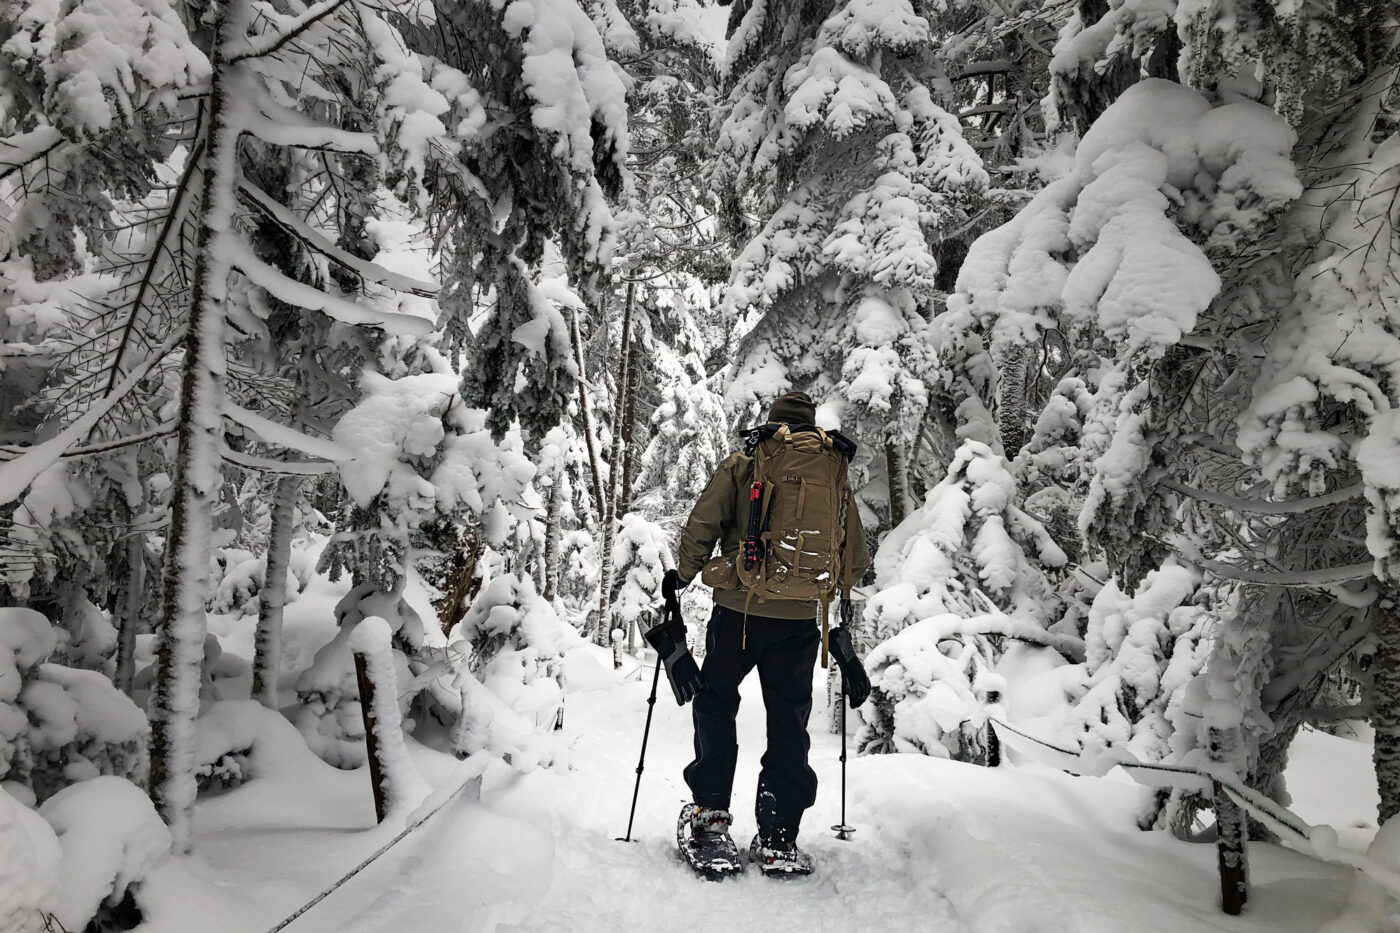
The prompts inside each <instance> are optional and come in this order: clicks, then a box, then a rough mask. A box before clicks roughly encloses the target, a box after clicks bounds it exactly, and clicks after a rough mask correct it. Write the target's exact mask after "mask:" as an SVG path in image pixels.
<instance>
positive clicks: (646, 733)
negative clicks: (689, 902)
mask: <svg viewBox="0 0 1400 933" xmlns="http://www.w3.org/2000/svg"><path fill="white" fill-rule="evenodd" d="M660 682H661V656H660V655H659V654H658V655H657V656H656V672H655V673H653V674H652V675H651V696H649V697H647V724H646V728H645V729H643V730H642V754H641V757H640V758H638V759H637V783H636V784H635V785H633V787H632V810H631V812H629V813H628V814H627V835H626V836H620V837H618V839H617V841H618V842H635V841H636V840H635V839H633V838H632V820H633V819H635V818H636V816H637V795H638V794H639V793H641V790H642V768H643V767H644V766H645V764H646V760H647V739H648V738H649V737H650V736H651V714H652V712H653V711H654V710H655V709H656V686H657V684H659V683H660ZM843 760H844V753H843ZM843 785H844V781H843ZM843 806H844V804H843Z"/></svg>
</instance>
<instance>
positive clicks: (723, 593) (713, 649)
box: [663, 393, 870, 873]
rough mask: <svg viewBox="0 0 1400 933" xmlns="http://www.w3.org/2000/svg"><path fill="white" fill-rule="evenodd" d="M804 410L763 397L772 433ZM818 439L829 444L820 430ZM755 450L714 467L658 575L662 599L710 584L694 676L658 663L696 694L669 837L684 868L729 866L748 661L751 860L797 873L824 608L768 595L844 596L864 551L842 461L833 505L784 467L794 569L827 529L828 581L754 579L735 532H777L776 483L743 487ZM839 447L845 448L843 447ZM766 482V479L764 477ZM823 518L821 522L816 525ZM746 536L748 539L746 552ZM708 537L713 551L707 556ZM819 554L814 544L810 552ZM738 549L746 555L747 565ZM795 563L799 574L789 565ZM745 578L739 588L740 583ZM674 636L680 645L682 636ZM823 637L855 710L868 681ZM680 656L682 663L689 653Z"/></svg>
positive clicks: (809, 786)
mask: <svg viewBox="0 0 1400 933" xmlns="http://www.w3.org/2000/svg"><path fill="white" fill-rule="evenodd" d="M815 417H816V411H815V406H814V405H813V403H812V401H811V399H810V398H808V397H807V396H806V395H803V394H801V393H791V394H789V395H785V396H783V397H781V398H779V399H778V400H777V401H775V402H774V403H773V406H772V408H771V409H770V411H769V417H768V421H769V423H770V424H771V425H786V426H787V427H786V428H779V429H778V430H779V431H786V430H788V429H790V428H791V427H793V426H812V425H813V424H814V422H815ZM812 430H813V431H815V428H812ZM765 433H773V432H772V431H769V432H765ZM817 433H821V432H817ZM821 437H822V439H823V440H824V441H826V442H827V443H828V444H829V443H830V441H829V440H828V439H827V437H826V435H825V434H824V433H821ZM765 443H766V441H765ZM765 455H768V456H771V455H772V452H771V450H769V451H768V452H767V453H765V449H764V448H762V447H760V448H758V449H756V450H754V451H752V453H750V452H739V453H735V454H732V455H731V456H729V457H727V458H726V459H725V460H724V461H723V462H722V463H720V465H719V466H718V467H717V468H716V470H715V473H714V476H713V477H712V478H711V480H710V483H709V485H708V486H707V487H706V488H705V491H704V492H703V493H702V494H701V496H700V499H699V500H698V501H697V502H696V504H695V507H694V509H693V510H692V511H691V514H690V518H689V520H688V521H687V522H686V526H685V529H684V531H683V533H682V535H681V541H680V546H679V555H678V557H679V559H678V561H677V568H676V570H674V571H670V572H668V573H667V577H666V583H665V584H664V587H663V588H664V589H665V590H666V595H667V598H668V600H674V599H675V593H676V591H677V590H679V589H681V588H683V587H685V586H686V585H687V584H689V583H690V582H691V580H693V579H694V578H695V577H696V576H697V575H701V576H702V579H703V581H704V582H705V583H706V584H707V585H710V586H713V587H714V602H715V608H714V612H713V613H712V614H711V616H710V621H709V627H708V629H707V632H706V639H705V658H704V667H703V669H702V670H701V671H700V673H699V676H698V678H696V681H697V682H696V683H692V684H690V685H688V686H686V687H682V686H679V685H677V676H678V674H677V672H679V671H681V670H686V671H691V670H693V669H694V662H693V661H691V662H689V666H688V667H686V666H685V665H683V664H673V663H672V662H673V660H674V659H675V655H672V657H671V659H668V661H667V672H668V674H669V675H671V677H672V684H673V687H676V689H677V697H678V698H682V697H683V696H688V695H692V694H693V695H694V697H695V708H694V722H695V760H694V761H692V762H691V763H690V765H689V766H687V767H686V769H685V780H686V783H687V784H688V785H689V786H690V789H691V792H692V794H693V795H694V803H691V804H687V805H686V807H685V808H684V809H683V810H682V811H681V817H680V822H679V825H678V827H677V839H678V842H679V844H680V846H681V850H682V854H684V855H686V857H687V858H688V859H689V860H690V861H691V862H692V864H697V859H698V858H699V860H702V861H703V858H708V859H709V860H710V861H709V863H708V864H710V865H711V866H715V865H718V866H721V868H722V869H723V866H725V865H731V864H732V866H733V868H732V870H738V868H739V867H740V866H739V862H738V858H737V850H736V849H735V847H734V844H733V841H732V839H730V837H729V832H728V830H729V826H730V824H731V822H732V817H731V815H730V813H729V803H730V797H731V791H732V788H733V783H734V768H735V764H736V762H737V758H738V743H737V740H736V735H735V717H736V716H737V714H738V711H739V684H740V683H741V682H742V681H743V679H744V677H745V676H746V675H747V674H748V673H749V671H751V670H753V669H754V668H755V667H756V668H758V674H759V680H760V683H761V685H762V688H763V702H764V707H765V709H766V713H767V721H768V749H767V752H766V753H765V754H764V756H763V761H762V771H761V773H760V775H759V782H758V794H757V799H756V801H755V816H756V819H757V823H758V833H757V835H756V836H755V837H754V841H753V844H752V846H751V847H750V859H751V860H754V861H758V862H759V863H760V866H761V867H762V868H763V870H764V871H765V873H769V872H773V871H782V872H793V871H797V872H805V871H810V870H811V863H810V860H809V859H808V858H807V857H806V855H805V854H804V853H802V852H801V851H800V850H798V849H797V847H796V845H795V843H796V839H797V833H798V829H799V826H800V823H801V820H802V814H803V812H804V811H805V810H806V809H807V808H808V807H810V806H811V805H812V803H813V802H814V801H815V800H816V790H817V777H816V773H815V772H814V771H813V770H812V769H811V767H810V766H809V765H808V763H807V756H808V751H809V749H810V746H811V741H810V738H809V736H808V734H807V721H808V717H809V716H810V714H811V710H812V679H813V671H814V668H815V666H816V662H817V658H818V655H819V654H820V652H821V649H822V647H823V638H822V630H821V629H820V628H819V626H818V624H817V616H818V613H819V611H820V610H821V609H822V608H823V607H822V606H820V605H819V603H818V601H817V600H815V599H791V598H784V597H783V596H781V595H777V594H779V593H782V592H816V591H818V590H820V591H823V592H837V591H838V590H839V591H841V594H842V595H846V596H848V595H849V587H850V584H851V583H852V582H853V581H854V580H858V579H859V578H860V576H861V575H862V574H864V572H865V570H866V568H867V567H868V566H869V563H870V558H869V554H868V553H867V550H866V546H865V536H864V532H863V530H862V528H861V524H860V516H859V512H858V510H857V508H856V503H855V501H854V499H853V498H852V497H851V494H850V490H849V487H847V486H846V485H845V483H844V465H843V466H842V470H841V486H840V494H839V496H838V497H837V498H836V499H835V500H834V501H835V502H836V503H837V504H838V505H839V508H816V507H812V508H810V509H809V508H808V507H807V505H806V501H807V500H806V497H807V496H808V495H809V494H810V495H811V496H812V497H814V498H813V500H812V501H813V502H815V501H816V499H815V497H816V496H818V495H820V494H824V490H826V486H827V482H826V481H820V482H816V483H814V484H813V488H811V489H808V488H806V486H805V485H801V484H805V482H806V478H804V477H803V476H798V475H796V474H795V473H791V472H789V473H788V474H787V476H786V477H785V478H787V479H790V480H792V481H794V482H795V483H798V484H799V485H800V488H798V489H797V495H798V496H799V497H800V500H801V501H800V503H799V505H798V512H799V514H802V513H803V512H806V513H808V515H807V518H806V519H805V521H806V524H810V525H812V527H811V528H805V526H804V528H803V529H802V530H800V531H799V532H798V542H797V547H796V560H797V563H798V564H799V565H800V561H801V557H802V554H803V553H804V545H803V543H802V541H801V536H802V535H804V534H806V535H811V536H812V537H813V540H817V539H818V538H820V537H821V536H823V535H830V536H834V538H835V539H836V540H838V541H839V542H840V545H839V550H838V551H837V553H836V554H833V555H831V563H832V564H834V565H835V567H836V569H837V576H838V577H839V579H834V580H829V581H825V583H826V584H827V585H824V586H823V585H814V586H806V585H803V586H798V587H792V586H789V587H787V588H786V589H784V588H783V587H781V586H776V585H773V584H772V583H771V582H770V581H767V580H764V579H762V574H763V572H764V571H763V570H762V568H761V566H760V565H759V564H756V563H755V560H761V559H762V556H763V555H762V553H761V550H760V552H759V553H757V554H756V553H755V552H754V548H755V547H756V546H757V544H758V542H757V541H756V540H747V542H746V539H751V538H752V537H753V536H754V535H757V536H758V537H760V538H761V539H762V541H763V542H768V543H772V542H775V541H776V540H777V539H776V538H775V537H774V532H775V529H771V528H769V527H767V525H766V524H765V522H766V521H767V520H769V519H771V518H772V509H773V496H774V494H775V491H774V490H773V489H771V488H769V489H763V488H759V489H755V487H754V482H755V479H756V477H758V475H759V474H760V473H764V472H765V471H764V470H761V469H757V468H756V464H755V458H756V457H757V458H762V457H764V456H765ZM844 455H845V456H849V451H846V452H845V454H844ZM782 478H783V477H780V478H779V479H782ZM772 481H773V480H772V478H771V477H770V483H771V482H772ZM828 491H829V490H828ZM765 509H767V510H768V511H765ZM751 516H752V518H753V521H751V520H750V519H751ZM755 523H756V524H757V527H754V525H755ZM823 524H825V525H830V526H832V527H819V526H821V525H823ZM746 543H748V545H749V548H748V551H747V552H746V548H745V545H746ZM716 545H718V546H719V554H718V556H715V557H713V558H712V557H711V555H712V553H713V552H714V549H715V547H716ZM812 547H813V548H815V546H812ZM820 552H821V549H820V548H816V549H814V550H813V551H812V553H814V554H817V553H820ZM746 556H747V557H748V558H749V561H748V566H747V567H746V566H745V558H746ZM791 563H792V561H791V559H789V562H788V564H787V565H784V566H783V567H782V568H781V569H780V571H778V572H779V573H788V574H789V575H791V571H792V567H791ZM702 568H703V575H702ZM797 569H798V570H799V571H800V566H799V567H798V568H797ZM809 569H810V568H809ZM771 573H772V572H771V571H770V575H771ZM820 577H821V571H820V570H818V571H817V572H816V574H815V578H816V579H818V580H820ZM745 578H747V579H748V581H749V585H745ZM794 579H795V578H794ZM827 598H830V596H829V595H828V596H827ZM836 634H837V633H833V635H834V636H835V635H836ZM675 641H678V642H679V643H680V644H681V645H682V646H683V645H684V634H683V632H682V633H679V637H678V638H676V639H675ZM832 645H833V654H834V656H835V657H836V659H837V662H838V664H840V665H841V668H842V672H843V676H845V677H846V678H847V685H848V689H849V693H850V698H851V705H852V706H858V705H860V702H863V701H864V699H865V697H866V696H868V694H869V681H868V679H866V678H865V673H864V670H863V668H862V667H861V666H860V663H859V661H858V660H857V659H855V657H854V654H853V652H851V651H850V648H849V646H850V640H849V636H848V635H846V636H845V637H841V638H833V643H832ZM685 660H687V661H688V660H689V657H688V653H687V654H686V656H685ZM679 676H681V677H693V675H689V674H681V675H679ZM700 857H703V858H700ZM723 870H731V869H723Z"/></svg>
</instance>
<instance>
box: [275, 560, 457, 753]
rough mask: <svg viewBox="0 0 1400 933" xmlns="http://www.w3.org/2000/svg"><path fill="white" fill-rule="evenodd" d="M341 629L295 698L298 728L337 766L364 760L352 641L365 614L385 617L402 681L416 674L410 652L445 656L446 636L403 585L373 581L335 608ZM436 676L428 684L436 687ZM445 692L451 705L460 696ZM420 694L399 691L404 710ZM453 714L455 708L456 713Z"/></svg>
mask: <svg viewBox="0 0 1400 933" xmlns="http://www.w3.org/2000/svg"><path fill="white" fill-rule="evenodd" d="M335 615H336V621H337V624H338V626H339V631H338V632H336V635H335V637H334V638H332V639H331V640H330V641H329V642H327V643H326V644H325V645H323V646H322V647H321V648H320V650H318V651H317V652H316V657H315V659H314V660H313V661H312V663H311V666H310V667H308V668H307V669H306V670H305V671H303V672H302V674H301V676H300V677H299V678H298V679H297V685H296V690H297V698H298V699H299V700H300V701H301V706H300V708H299V709H298V710H297V712H296V716H295V722H296V724H297V728H298V729H300V730H301V732H302V734H303V735H304V736H305V737H306V741H307V744H308V745H310V746H311V749H312V751H314V752H316V754H317V755H319V756H321V758H322V759H324V760H325V761H326V762H328V763H329V764H332V765H335V766H336V767H338V768H358V767H360V766H361V765H363V764H364V763H365V746H364V741H365V730H364V721H363V718H362V717H361V713H360V693H359V686H358V684H357V683H356V681H355V664H354V659H353V656H352V654H351V645H350V641H351V638H352V636H353V634H354V631H355V627H356V626H357V625H359V624H360V623H361V622H362V621H363V620H365V619H366V618H371V617H378V618H380V619H381V620H384V621H385V622H386V623H387V624H388V625H389V629H390V631H391V632H392V634H393V643H394V647H395V649H396V650H395V652H394V657H395V658H396V663H397V665H398V678H399V681H400V683H403V684H409V683H412V682H413V680H414V677H415V673H414V672H413V671H412V670H411V669H410V664H409V658H410V656H413V657H416V658H421V659H424V661H425V663H431V661H430V660H429V659H430V658H431V657H432V656H434V655H436V656H437V657H438V658H439V659H441V660H443V661H445V659H446V653H445V648H446V645H445V639H444V638H443V636H442V632H441V630H439V629H438V628H437V626H435V625H424V624H423V620H422V618H421V617H420V616H419V615H418V613H417V612H416V611H415V610H414V609H413V607H412V606H410V605H409V604H408V602H407V600H405V599H404V598H403V596H402V588H401V587H400V588H399V589H397V590H396V591H394V592H389V593H385V592H383V591H382V590H380V589H379V588H378V585H377V584H375V583H362V584H360V585H359V586H357V587H355V588H354V589H352V590H350V592H349V593H347V594H346V595H345V596H343V597H342V598H341V600H340V602H338V603H337V604H336V607H335ZM435 685H436V679H433V680H431V681H429V684H428V686H427V687H426V688H425V689H428V690H430V691H434V686H435ZM434 693H441V694H442V695H443V698H444V699H446V700H447V701H448V702H449V703H450V704H451V705H452V706H453V707H455V706H456V702H457V701H456V699H455V696H454V695H453V692H452V691H450V690H447V689H445V688H441V689H439V690H436V691H434ZM416 696H417V691H410V690H405V691H404V692H403V693H402V695H400V696H399V705H400V708H401V711H402V713H403V714H404V715H407V713H408V710H409V707H410V706H411V704H412V702H413V700H414V699H415V698H416ZM454 715H455V713H454Z"/></svg>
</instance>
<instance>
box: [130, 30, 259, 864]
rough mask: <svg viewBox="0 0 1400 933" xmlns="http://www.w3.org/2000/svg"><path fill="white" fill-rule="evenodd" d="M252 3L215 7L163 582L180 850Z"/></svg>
mask: <svg viewBox="0 0 1400 933" xmlns="http://www.w3.org/2000/svg"><path fill="white" fill-rule="evenodd" d="M246 14H247V8H246V7H245V6H244V5H243V4H242V3H232V4H229V5H218V6H215V7H214V9H213V17H214V30H213V31H214V43H213V46H214V48H213V52H212V55H211V60H210V64H211V68H212V74H211V78H210V91H209V115H208V128H207V130H206V139H207V150H208V166H207V168H206V170H205V175H204V193H203V201H202V208H201V214H200V222H199V229H198V233H197V235H196V241H195V263H194V273H193V286H192V288H191V294H190V317H189V324H188V328H189V330H188V333H187V334H186V336H185V355H184V372H183V373H182V376H181V382H180V409H179V436H178V448H177V454H176V463H175V471H174V476H173V485H174V496H173V503H172V508H171V516H170V538H169V541H168V543H167V550H166V564H165V574H164V581H163V594H162V614H161V622H160V626H159V629H158V632H157V639H156V674H155V685H154V689H153V692H152V695H151V707H150V708H151V772H150V784H149V788H148V789H149V791H150V795H151V800H152V802H153V803H154V804H155V807H156V811H157V812H158V813H159V814H160V815H161V818H162V819H164V820H165V822H166V824H167V825H169V827H170V833H171V840H172V846H173V848H174V850H175V851H176V852H188V851H189V850H190V848H191V845H192V844H193V838H192V827H191V816H192V815H193V810H194V798H195V790H196V788H195V776H194V765H195V762H194V723H195V718H196V716H197V715H198V713H199V684H200V675H201V673H202V668H203V662H204V637H205V631H206V619H205V610H204V603H205V599H206V597H207V596H208V593H209V556H210V544H209V542H210V538H211V536H212V534H213V530H214V522H213V505H214V501H215V498H216V497H217V496H218V494H219V487H220V440H221V432H222V412H221V405H222V401H223V373H224V366H225V359H224V354H225V348H224V332H225V326H224V304H225V299H226V298H227V293H228V277H229V262H228V258H227V256H228V251H227V250H223V249H220V248H219V239H220V237H221V236H222V235H223V234H224V233H225V232H226V231H227V230H228V229H229V227H230V225H231V224H232V223H233V216H234V209H235V198H234V190H235V186H236V184H237V177H238V158H237V148H238V136H239V134H238V128H237V125H236V122H237V121H236V120H233V119H231V117H232V113H231V111H232V110H233V108H234V107H236V106H237V103H236V100H235V95H237V94H238V93H239V91H238V88H237V84H238V83H239V82H238V81H237V78H238V77H239V75H240V73H241V72H242V71H244V70H246V67H245V66H241V65H238V64H228V63H227V62H226V61H225V60H224V58H225V56H224V44H225V43H226V42H232V41H233V40H234V38H235V37H241V36H242V35H243V33H244V31H245V29H246V27H247V15H246Z"/></svg>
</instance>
